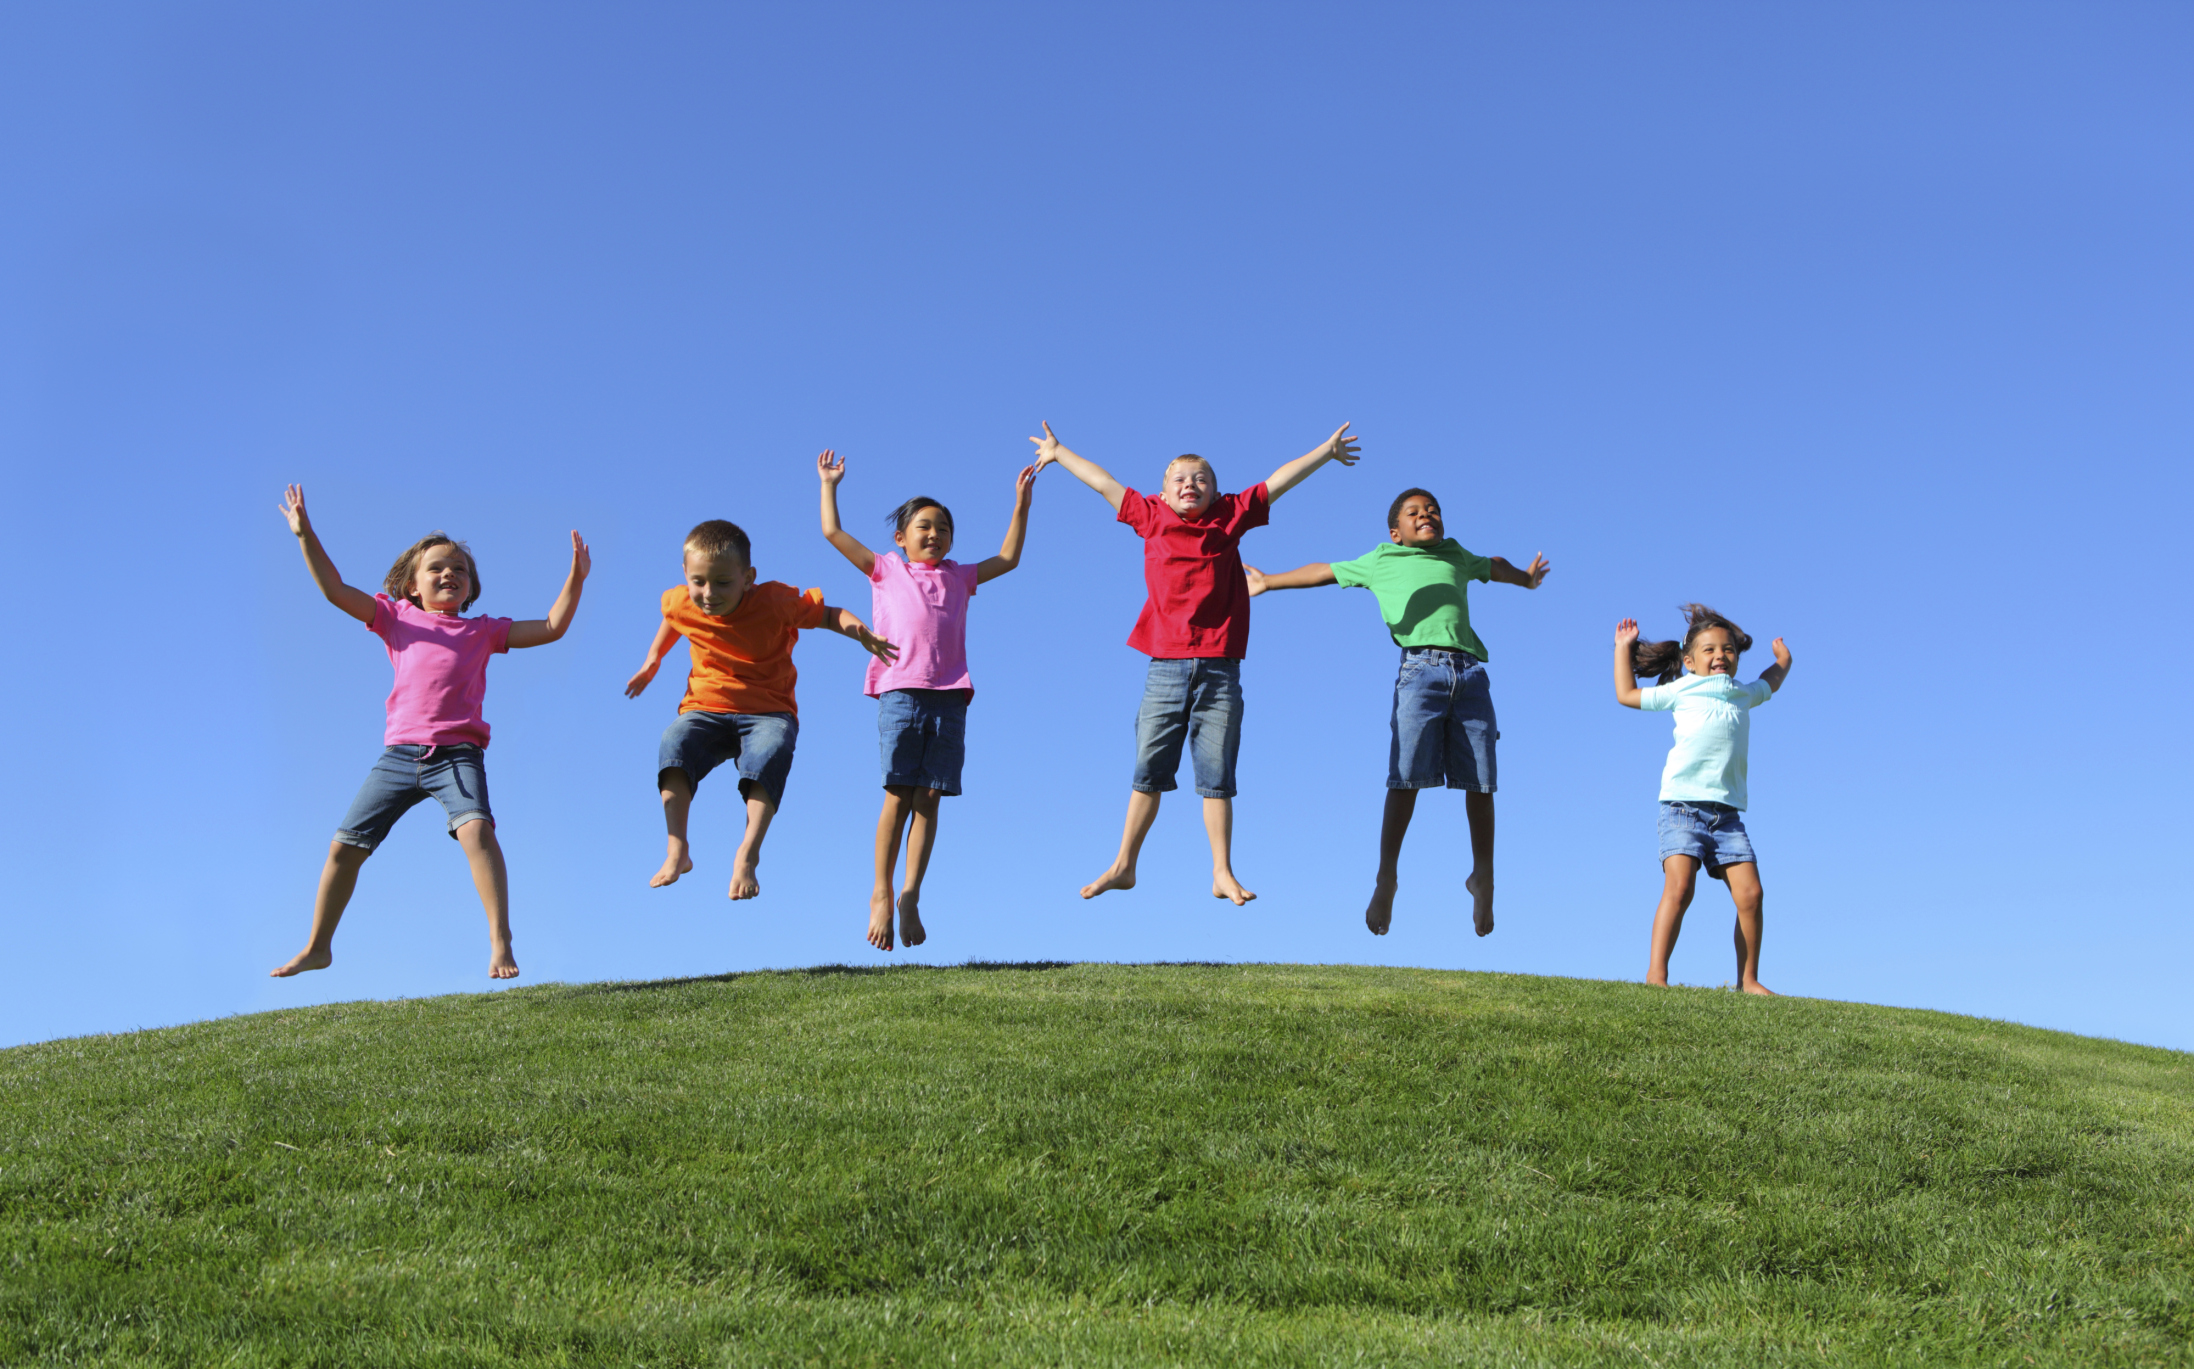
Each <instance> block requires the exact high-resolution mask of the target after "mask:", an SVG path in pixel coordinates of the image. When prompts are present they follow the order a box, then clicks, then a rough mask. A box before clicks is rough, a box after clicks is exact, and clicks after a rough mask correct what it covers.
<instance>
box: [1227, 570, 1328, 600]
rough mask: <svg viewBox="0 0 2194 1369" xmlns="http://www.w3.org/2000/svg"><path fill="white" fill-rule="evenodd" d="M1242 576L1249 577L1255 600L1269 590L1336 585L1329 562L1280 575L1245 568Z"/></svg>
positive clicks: (1250, 590)
mask: <svg viewBox="0 0 2194 1369" xmlns="http://www.w3.org/2000/svg"><path fill="white" fill-rule="evenodd" d="M1242 574H1244V575H1246V576H1248V577H1249V594H1250V597H1251V598H1253V599H1254V598H1256V597H1257V596H1258V595H1260V594H1262V593H1264V592H1265V591H1266V590H1268V589H1311V588H1314V587H1315V586H1318V585H1330V584H1333V583H1335V581H1334V578H1333V565H1332V563H1331V562H1328V561H1313V562H1311V563H1310V564H1309V565H1307V566H1297V567H1296V568H1295V569H1294V570H1288V571H1282V572H1280V573H1279V574H1278V575H1267V574H1265V573H1264V572H1263V571H1261V570H1259V569H1257V568H1256V567H1255V566H1244V567H1242Z"/></svg>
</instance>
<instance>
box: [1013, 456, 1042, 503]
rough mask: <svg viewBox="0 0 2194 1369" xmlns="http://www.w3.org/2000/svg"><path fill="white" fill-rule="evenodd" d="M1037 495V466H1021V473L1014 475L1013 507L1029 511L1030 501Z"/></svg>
mask: <svg viewBox="0 0 2194 1369" xmlns="http://www.w3.org/2000/svg"><path fill="white" fill-rule="evenodd" d="M1035 497H1036V467H1035V466H1033V465H1028V466H1023V467H1021V473H1020V474H1019V475H1017V476H1015V477H1013V507H1014V508H1015V509H1017V510H1019V511H1020V512H1022V513H1027V512H1028V506H1029V501H1031V500H1033V499H1034V498H1035Z"/></svg>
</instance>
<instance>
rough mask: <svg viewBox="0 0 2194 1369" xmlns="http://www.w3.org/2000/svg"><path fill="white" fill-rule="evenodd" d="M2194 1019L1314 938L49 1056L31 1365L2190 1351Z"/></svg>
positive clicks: (91, 1041) (6, 1197)
mask: <svg viewBox="0 0 2194 1369" xmlns="http://www.w3.org/2000/svg"><path fill="white" fill-rule="evenodd" d="M2190 1345H2194V1057H2190V1056H2188V1055H2184V1054H2180V1053H2177V1052H2172V1051H2163V1050H2153V1049H2146V1048H2141V1047H2135V1046H2128V1045H2123V1044H2119V1043H2114V1042H2106V1041H2095V1040H2087V1039H2083V1038H2079V1037H2073V1036H2066V1035H2062V1034H2059V1033H2053V1032H2045V1031H2038V1030H2032V1029H2029V1028H2023V1027H2016V1026H2007V1025H2004V1024H2001V1023H1995V1022H1985V1021H1979V1020H1975V1019H1970V1018H1956V1017H1948V1016H1944V1015H1941V1014H1935V1013H1925V1012H1910V1011H1895V1010H1889V1009H1882V1008H1871V1007H1863V1006H1855V1005H1848V1004H1835V1003H1826V1002H1819V1001H1804V1000H1777V1001H1760V1000H1753V999H1745V998H1742V997H1740V996H1738V995H1735V994H1730V993H1718V992H1711V991H1704V990H1682V989H1679V990H1674V991H1653V990H1648V989H1646V988H1644V987H1642V986H1636V985H1625V984H1601V983H1587V982H1582V981H1575V980H1556V979H1536V978H1524V977H1515V976H1502V975H1483V974H1458V973H1444V972H1431V971H1416V970H1393V969H1368V968H1362V969H1359V968H1340V967H1316V966H1311V967H1303V966H1271V965H1256V966H1113V965H1033V966H969V967H965V968H961V969H950V970H938V969H911V968H910V969H898V970H845V969H836V970H814V971H805V972H788V973H756V974H740V975H729V976H724V977H721V978H713V979H695V980H683V981H673V982H665V983H653V984H599V985H548V986H544V987H539V988H529V989H520V990H516V991H513V992H508V993H499V994H493V995H480V996H466V997H454V998H443V999H431V1000H416V1001H405V1002H395V1003H360V1004H348V1005H341V1006H335V1007H325V1008H310V1009H300V1010H297V1011H290V1012H278V1013H266V1014H261V1015H257V1016H250V1017H241V1018H232V1019H228V1020H224V1021H218V1022H209V1023H203V1024H200V1025H196V1026H189V1027H179V1028H174V1029H170V1030H163V1031H147V1032H137V1033H132V1034H129V1035H123V1036H112V1037H97V1038H87V1039H81V1040H69V1041H56V1042H51V1043H47V1044H44V1045H36V1046H27V1047H21V1048H18V1049H15V1050H10V1051H5V1052H0V1364H6V1365H11V1366H13V1365H41V1364H113V1365H134V1364H148V1365H237V1366H243V1365H344V1366H350V1365H402V1366H440V1365H452V1366H454V1365H597V1364H600V1365H648V1366H677V1365H749V1364H752V1365H797V1364H850V1365H867V1364H876V1365H947V1364H958V1365H988V1364H996V1365H1045V1364H1057V1365H1077V1366H1079V1365H1106V1364H1226V1365H1259V1364H1272V1365H1298V1364H1350V1365H1353V1364H1466V1365H1479V1364H1483V1365H1539V1364H1545V1365H1570V1364H1590V1365H1602V1364H1637V1365H1644V1366H1673V1365H1725V1364H1726V1365H1739V1364H1742V1365H1776V1364H1848V1365H1869V1366H1872V1365H1896V1364H1923V1363H1924V1364H1990V1365H1996V1364H2001V1365H2025V1364H2040V1365H2051V1364H2079V1365H2185V1364H2190V1363H2194V1350H2190Z"/></svg>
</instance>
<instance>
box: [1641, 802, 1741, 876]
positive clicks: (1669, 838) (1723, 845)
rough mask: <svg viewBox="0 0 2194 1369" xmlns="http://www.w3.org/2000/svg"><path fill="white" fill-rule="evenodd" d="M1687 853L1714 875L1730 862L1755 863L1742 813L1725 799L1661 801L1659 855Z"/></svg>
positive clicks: (1664, 856)
mask: <svg viewBox="0 0 2194 1369" xmlns="http://www.w3.org/2000/svg"><path fill="white" fill-rule="evenodd" d="M1670 856H1690V857H1692V858H1693V859H1695V860H1697V861H1698V862H1699V863H1700V864H1702V865H1704V866H1706V872H1707V873H1708V874H1709V875H1711V876H1713V877H1714V878H1715V879H1721V878H1723V875H1722V869H1723V867H1724V866H1729V865H1744V864H1747V863H1754V864H1756V863H1757V861H1756V860H1755V858H1754V856H1753V854H1752V838H1751V837H1750V836H1748V835H1746V833H1745V815H1744V814H1743V813H1741V812H1739V811H1738V810H1736V809H1734V808H1732V807H1730V806H1729V805H1728V804H1726V803H1677V802H1672V801H1669V800H1666V799H1664V800H1662V802H1661V859H1662V861H1664V862H1665V861H1667V859H1668V858H1669V857H1670Z"/></svg>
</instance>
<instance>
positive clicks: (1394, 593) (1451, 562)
mask: <svg viewBox="0 0 2194 1369" xmlns="http://www.w3.org/2000/svg"><path fill="white" fill-rule="evenodd" d="M1492 578H1493V563H1492V562H1491V561H1489V560H1487V559H1486V558H1485V557H1483V556H1478V555H1474V554H1473V553H1471V552H1467V551H1464V550H1463V548H1462V546H1461V544H1460V543H1458V542H1456V540H1455V539H1454V538H1452V537H1448V538H1443V539H1442V540H1441V541H1439V542H1438V543H1436V544H1434V545H1433V546H1429V547H1405V546H1403V545H1401V544H1400V543H1399V542H1381V543H1380V544H1379V545H1378V546H1376V547H1373V548H1372V549H1371V550H1370V551H1367V552H1365V553H1364V554H1363V555H1362V556H1359V557H1357V558H1356V559H1355V560H1353V561H1335V562H1334V563H1333V579H1334V582H1335V583H1336V584H1342V585H1353V586H1355V587H1356V588H1358V589H1368V590H1370V591H1371V592H1372V593H1373V594H1374V595H1376V596H1377V597H1378V600H1379V616H1380V617H1382V618H1384V619H1386V630H1387V631H1388V632H1389V633H1390V634H1392V635H1393V638H1394V645H1396V646H1404V647H1408V646H1436V647H1444V648H1446V649H1447V650H1449V651H1467V652H1469V653H1470V654H1471V655H1473V656H1475V657H1477V658H1478V659H1479V660H1481V661H1483V660H1486V659H1487V656H1486V644H1485V643H1484V642H1481V641H1479V640H1478V634H1477V633H1475V632H1472V631H1471V630H1470V596H1469V593H1468V591H1469V589H1470V582H1471V581H1473V580H1478V581H1488V580H1491V579H1492Z"/></svg>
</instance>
